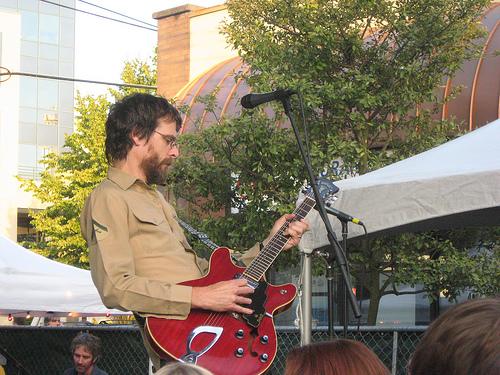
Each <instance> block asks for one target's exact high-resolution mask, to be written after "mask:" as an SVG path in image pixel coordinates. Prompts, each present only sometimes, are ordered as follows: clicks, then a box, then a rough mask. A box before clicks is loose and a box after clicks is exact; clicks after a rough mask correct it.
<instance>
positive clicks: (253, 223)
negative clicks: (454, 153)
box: [170, 0, 498, 323]
mask: <svg viewBox="0 0 500 375" xmlns="http://www.w3.org/2000/svg"><path fill="white" fill-rule="evenodd" d="M488 3H489V1H488V0H458V1H442V0H414V1H410V2H408V1H403V0H391V1H371V0H342V1H338V2H333V1H320V0H316V1H309V0H308V1H305V0H304V1H300V0H295V1H289V0H265V1H259V2H242V1H237V0H229V1H228V2H227V7H228V11H229V14H230V16H231V19H230V20H229V21H227V23H226V24H225V25H224V32H225V33H226V36H227V39H228V41H229V42H230V43H231V44H232V45H233V47H234V48H236V49H237V50H238V51H239V53H240V55H241V56H242V57H243V59H244V60H245V61H246V62H247V63H248V64H250V65H251V66H252V70H251V72H250V74H249V75H248V76H247V77H246V79H247V81H248V82H249V83H250V84H251V85H252V87H253V88H254V90H255V91H268V90H272V89H276V88H294V89H297V90H299V91H300V92H301V94H302V96H303V100H304V104H305V108H306V110H305V117H306V121H307V123H308V124H309V130H308V136H309V152H310V155H311V158H312V161H313V167H314V170H316V171H330V170H331V169H332V164H333V163H334V162H336V161H340V164H341V168H340V175H339V176H338V177H343V176H346V175H352V174H363V173H366V172H368V171H371V170H374V169H377V168H379V167H381V166H384V165H387V164H389V163H392V162H395V161H397V160H401V159H403V158H406V157H408V156H411V155H414V154H416V153H419V152H422V151H425V150H427V149H429V148H431V147H433V146H435V145H438V144H440V143H443V142H445V141H447V140H449V139H451V138H452V137H454V136H456V134H457V133H458V131H459V129H458V126H457V125H456V124H454V123H453V122H449V121H440V120H435V119H434V117H433V114H434V111H435V110H436V104H437V102H438V95H437V94H436V88H437V87H439V85H440V83H441V82H443V80H444V79H445V77H447V76H450V75H453V73H454V72H455V71H456V70H457V69H458V68H459V67H460V65H461V63H462V62H463V61H464V59H467V58H469V57H471V56H473V55H474V53H476V52H477V51H478V48H479V47H480V40H479V39H478V38H479V37H480V36H481V35H482V33H481V29H480V27H479V25H478V23H477V18H478V16H479V15H480V14H481V12H482V10H483V8H484V6H485V5H487V4H488ZM202 101H204V102H205V103H206V104H207V106H208V107H209V109H210V108H211V107H213V105H214V102H213V98H212V99H211V98H202ZM295 104H296V103H295ZM295 108H297V106H295ZM212 109H213V108H212ZM275 109H276V113H280V108H279V107H276V108H275ZM276 121H278V122H279V121H281V120H280V119H274V118H273V119H266V118H265V116H264V114H263V112H262V111H260V110H255V111H251V112H247V113H244V114H243V115H242V116H241V117H240V118H238V119H221V121H220V124H219V125H218V126H216V127H212V128H209V129H207V130H203V131H201V132H200V133H198V134H196V135H189V136H185V137H184V140H183V141H184V144H183V147H185V150H186V151H189V153H188V154H186V155H184V156H183V157H181V158H180V160H179V162H178V163H177V165H176V168H175V170H174V172H173V174H172V175H171V177H170V181H171V182H172V183H173V184H174V186H175V187H176V194H177V196H179V197H182V198H184V199H186V200H188V201H189V202H191V203H192V204H193V207H196V209H198V210H201V213H203V214H204V215H205V216H208V217H207V218H206V219H204V220H202V222H200V225H202V226H204V228H205V230H206V231H207V232H208V233H210V234H211V235H212V236H213V238H215V239H219V240H222V241H227V242H226V244H228V245H230V246H232V247H235V248H243V247H245V246H248V245H250V244H251V242H252V241H253V240H255V239H256V238H259V237H260V236H262V235H264V234H265V232H266V231H267V229H268V227H269V224H270V223H271V222H272V219H274V218H275V217H276V216H277V215H279V214H281V213H283V212H287V211H290V209H291V208H292V207H293V206H294V203H295V202H294V201H295V197H296V193H297V191H298V189H299V187H300V186H301V184H302V183H303V181H304V179H305V178H306V175H305V172H304V170H303V168H302V167H301V166H302V162H301V160H300V158H299V155H298V152H297V149H296V145H295V141H294V139H293V136H292V134H291V132H290V131H289V130H284V129H282V128H280V127H277V126H275V123H276ZM301 132H302V136H304V134H305V133H304V131H303V130H301ZM200 197H203V198H204V199H200ZM229 207H233V209H235V208H236V209H238V213H237V214H234V215H226V216H224V217H214V216H210V213H211V212H214V211H218V210H225V211H226V213H228V208H229ZM448 236H452V234H448ZM474 238H476V237H474ZM431 239H432V241H431ZM353 246H354V245H353ZM494 248H495V247H494ZM496 249H497V250H496V251H493V253H492V254H493V256H494V259H495V260H496V261H498V247H496ZM352 250H354V251H353V255H352V259H351V262H352V263H353V270H354V271H355V275H356V276H357V279H358V280H359V281H360V282H362V283H363V285H364V286H365V287H366V288H368V290H369V291H370V306H371V308H370V312H369V316H368V320H369V322H370V323H374V322H375V321H376V315H377V310H378V303H379V300H380V298H381V297H382V296H383V295H384V294H386V293H396V294H398V293H400V292H399V291H398V290H397V288H394V289H392V286H395V285H397V284H398V283H410V284H417V283H422V282H423V283H424V285H425V289H424V290H425V291H427V292H429V293H431V292H435V291H436V290H441V289H443V288H447V291H448V293H449V295H450V297H453V296H455V295H456V294H457V293H458V292H459V291H460V290H464V289H465V288H466V287H471V288H476V289H477V290H479V291H487V290H486V289H487V288H481V286H482V285H485V284H488V281H491V276H492V272H489V273H488V272H484V273H481V272H474V273H473V274H474V276H472V273H471V275H470V276H471V277H468V278H463V277H462V278H461V277H460V275H461V274H462V275H463V273H461V272H462V270H463V269H464V266H465V265H466V264H468V265H469V266H471V263H470V262H471V261H474V263H473V264H474V267H476V268H475V269H478V270H479V269H482V268H481V267H483V266H484V265H485V264H486V262H485V259H486V258H485V256H478V257H472V258H471V257H469V256H468V252H467V251H466V250H465V247H460V245H459V244H457V243H456V242H454V241H453V240H451V239H447V238H443V234H442V233H440V234H439V235H438V234H433V233H430V234H422V235H414V234H412V235H410V234H409V235H404V236H400V237H395V238H384V239H379V240H377V241H375V242H373V243H368V242H366V241H365V242H363V243H361V244H358V245H356V246H354V247H352V248H351V251H352ZM434 255H437V256H434ZM490 255H491V254H490ZM292 258H293V257H292ZM443 263H446V264H454V266H453V267H451V266H450V267H444V268H445V270H444V271H443V270H442V269H443V267H442V268H441V271H439V272H438V270H440V268H438V267H439V265H440V264H441V265H442V264H443ZM496 264H498V263H496ZM458 265H460V267H459V266H458ZM430 269H432V270H433V271H432V272H430V271H429V270H430ZM381 275H384V276H385V278H384V279H383V280H384V281H383V282H382V283H381V281H380V280H381ZM415 275H420V276H422V275H425V276H426V277H416V276H415ZM458 281H461V282H460V283H459V282H458ZM493 285H496V287H498V283H493ZM497 290H498V289H497ZM490 291H491V290H490Z"/></svg>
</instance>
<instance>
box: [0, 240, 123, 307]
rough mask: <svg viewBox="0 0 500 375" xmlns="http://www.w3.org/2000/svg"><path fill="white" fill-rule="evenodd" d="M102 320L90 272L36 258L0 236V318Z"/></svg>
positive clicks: (31, 253)
mask: <svg viewBox="0 0 500 375" xmlns="http://www.w3.org/2000/svg"><path fill="white" fill-rule="evenodd" d="M27 312H29V313H30V314H31V315H33V316H35V315H36V316H45V315H47V313H50V314H51V315H67V314H68V313H74V314H78V315H83V316H104V315H106V314H120V315H123V314H127V313H124V312H121V311H118V310H111V309H108V308H106V307H105V306H104V305H103V304H102V302H101V298H100V297H99V294H98V293H97V290H96V288H95V286H94V284H93V283H92V279H91V277H90V272H89V271H86V270H83V269H80V268H76V267H72V266H68V265H66V264H62V263H58V262H55V261H52V260H50V259H47V258H45V257H43V256H41V255H38V254H35V253H33V252H32V251H30V250H27V249H25V248H24V247H22V246H19V245H18V244H16V243H14V242H12V241H11V240H9V239H7V238H5V237H3V236H1V235H0V314H2V315H6V314H13V315H16V314H26V313H27Z"/></svg>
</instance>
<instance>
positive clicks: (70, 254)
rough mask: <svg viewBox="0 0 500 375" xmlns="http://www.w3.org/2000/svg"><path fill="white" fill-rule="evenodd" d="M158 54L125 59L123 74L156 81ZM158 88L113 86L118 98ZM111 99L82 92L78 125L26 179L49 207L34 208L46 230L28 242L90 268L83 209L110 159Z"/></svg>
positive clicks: (36, 222)
mask: <svg viewBox="0 0 500 375" xmlns="http://www.w3.org/2000/svg"><path fill="white" fill-rule="evenodd" d="M155 64H156V58H153V59H151V60H150V61H149V62H142V61H140V60H137V59H136V60H132V61H128V62H125V64H124V69H123V72H122V79H123V81H124V82H125V83H129V84H140V85H148V86H154V85H155V84H156V65H155ZM144 91H147V92H152V91H154V90H145V89H137V88H128V87H122V88H120V89H119V90H114V89H110V90H109V92H110V94H111V96H112V97H113V99H114V100H118V99H120V98H122V97H123V96H125V95H128V94H131V93H133V92H144ZM110 105H111V102H110V101H109V100H108V99H107V97H106V96H105V95H101V96H97V97H92V96H80V95H79V94H78V95H77V97H76V107H75V112H76V113H77V116H76V119H75V131H74V133H73V134H71V135H69V136H67V137H66V139H65V144H64V148H63V150H62V152H61V153H59V154H56V153H51V154H49V155H47V156H46V157H45V158H44V160H43V163H44V164H45V170H44V171H43V172H42V174H41V179H40V181H35V180H28V179H21V181H22V186H23V188H24V189H25V190H26V191H31V192H32V193H33V195H34V196H35V197H36V198H38V199H39V200H40V201H41V202H42V203H44V204H46V205H47V207H46V208H45V209H43V210H41V211H35V212H31V213H30V216H31V217H32V218H33V221H32V223H33V225H34V226H35V228H36V230H37V231H38V232H39V233H41V239H40V241H38V242H36V243H24V245H25V246H27V247H30V248H31V249H32V250H33V251H36V252H38V253H40V254H42V255H44V256H46V257H48V258H50V259H56V260H58V261H61V262H63V263H67V264H72V265H75V266H78V267H82V268H88V251H87V246H86V244H85V241H84V239H83V237H82V236H81V233H80V223H79V215H80V212H81V210H82V208H83V204H84V202H85V198H86V197H87V196H88V195H89V194H90V192H91V191H92V189H93V188H94V187H95V186H96V185H97V184H99V182H101V181H102V179H103V178H104V177H105V176H106V172H107V162H106V157H105V154H104V139H105V129H104V124H105V121H106V117H107V113H108V110H109V107H110Z"/></svg>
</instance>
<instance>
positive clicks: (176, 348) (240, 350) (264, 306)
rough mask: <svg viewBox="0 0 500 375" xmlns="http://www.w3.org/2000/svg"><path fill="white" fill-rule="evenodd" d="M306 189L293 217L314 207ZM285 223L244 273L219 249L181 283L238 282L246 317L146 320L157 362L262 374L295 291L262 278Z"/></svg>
mask: <svg viewBox="0 0 500 375" xmlns="http://www.w3.org/2000/svg"><path fill="white" fill-rule="evenodd" d="M318 187H319V190H320V194H321V196H322V198H323V199H324V198H325V197H326V196H327V195H331V194H334V193H336V192H337V191H338V188H337V187H336V186H335V185H334V184H333V183H331V182H330V181H327V180H321V181H320V182H319V183H318ZM315 203H316V202H315V200H314V199H313V194H312V191H310V192H309V193H308V194H307V195H306V197H305V199H304V200H303V202H302V203H301V204H300V205H299V206H298V207H297V208H296V209H295V211H294V214H295V215H296V217H297V218H298V219H302V218H304V217H305V216H306V215H307V214H308V212H309V211H310V210H311V209H312V208H313V207H314V205H315ZM287 227H288V222H286V223H285V224H284V225H283V226H282V227H281V228H280V230H279V231H278V232H277V233H276V234H275V235H274V236H273V237H272V239H271V240H270V241H269V243H268V244H267V245H266V246H265V247H264V248H263V249H262V251H261V252H260V253H259V255H258V256H257V257H256V258H255V259H254V260H253V262H252V263H251V264H250V265H249V266H248V267H247V268H246V269H245V268H242V267H239V266H237V265H235V264H234V263H233V262H232V260H231V255H230V252H229V249H227V248H225V247H219V248H218V249H216V250H215V251H214V252H213V253H212V256H211V257H210V266H209V271H208V274H207V275H206V276H204V277H202V278H200V279H196V280H191V281H185V282H183V283H180V284H181V285H188V286H193V287H201V286H207V285H211V284H215V283H217V282H219V281H224V280H231V279H235V278H244V279H246V280H247V281H248V284H249V286H251V287H252V288H254V289H255V292H254V293H253V294H252V296H251V298H252V304H251V305H250V308H251V309H252V310H253V311H254V312H253V314H251V315H242V314H236V313H230V312H223V313H220V312H213V311H207V310H200V309H193V310H191V312H190V314H189V315H188V317H187V319H186V320H174V319H164V318H155V317H148V318H146V324H145V332H146V335H147V337H148V340H149V342H150V344H151V346H152V347H153V349H154V350H155V351H156V352H157V353H158V354H159V356H160V357H161V358H168V359H173V360H179V361H183V362H188V363H195V364H197V365H199V366H201V367H204V368H206V369H208V370H210V371H212V372H213V373H214V374H215V375H226V374H227V375H235V374H238V375H255V374H262V373H263V372H265V371H266V370H267V369H268V368H269V366H271V363H272V361H273V360H274V357H275V356H276V350H277V339H276V331H275V328H274V322H273V315H274V314H275V313H278V312H281V311H283V310H285V309H287V308H288V307H289V306H290V305H291V303H292V302H293V300H294V298H295V295H296V293H297V289H296V287H295V286H294V285H293V284H285V285H271V284H268V283H267V282H266V281H264V279H263V276H264V274H265V272H266V271H267V269H268V268H269V267H270V266H271V264H272V263H273V262H274V260H275V259H276V257H277V256H278V254H279V253H280V252H281V250H283V247H284V246H285V244H286V242H287V241H288V239H287V237H285V236H284V235H283V233H284V231H285V230H286V229H287Z"/></svg>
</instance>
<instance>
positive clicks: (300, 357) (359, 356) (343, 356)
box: [285, 339, 389, 375]
mask: <svg viewBox="0 0 500 375" xmlns="http://www.w3.org/2000/svg"><path fill="white" fill-rule="evenodd" d="M318 374H321V375H389V370H388V369H387V367H385V366H384V364H383V363H382V362H381V361H380V359H379V358H378V357H377V356H376V355H375V353H373V352H372V351H371V350H370V349H369V348H368V347H366V346H365V345H364V344H362V343H361V342H358V341H354V340H345V339H339V340H333V341H325V342H318V343H314V344H310V345H305V346H302V347H298V348H295V349H293V350H292V351H291V352H290V353H288V356H287V359H286V368H285V375H318Z"/></svg>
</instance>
